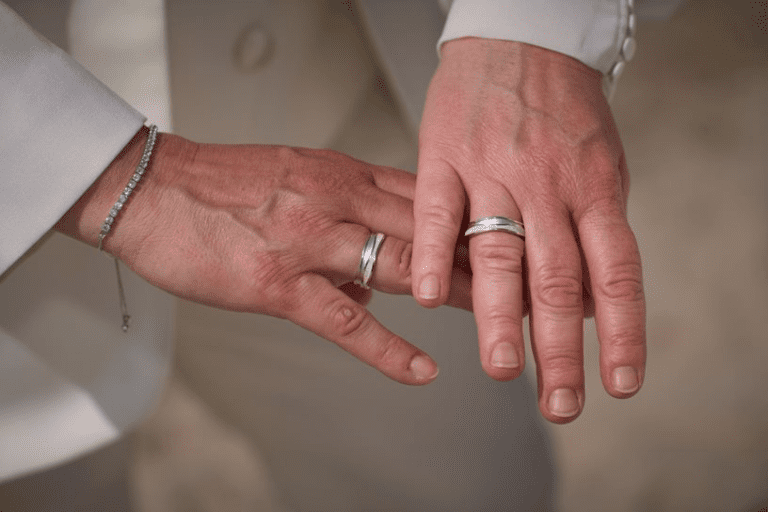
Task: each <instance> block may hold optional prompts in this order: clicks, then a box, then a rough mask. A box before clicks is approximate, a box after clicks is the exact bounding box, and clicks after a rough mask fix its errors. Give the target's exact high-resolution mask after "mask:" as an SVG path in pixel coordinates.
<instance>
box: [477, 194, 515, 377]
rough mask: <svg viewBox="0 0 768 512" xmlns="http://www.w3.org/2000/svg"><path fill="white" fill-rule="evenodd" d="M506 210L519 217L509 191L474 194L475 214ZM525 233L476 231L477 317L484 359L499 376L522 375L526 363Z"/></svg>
mask: <svg viewBox="0 0 768 512" xmlns="http://www.w3.org/2000/svg"><path fill="white" fill-rule="evenodd" d="M496 215H502V216H504V217H506V218H509V219H512V220H516V221H520V219H521V216H520V211H519V210H518V208H517V206H516V205H515V202H514V200H513V199H512V198H511V197H509V196H508V195H506V194H503V195H501V194H500V195H499V196H498V197H495V198H488V196H487V194H484V195H483V196H482V197H480V198H475V199H474V200H473V197H472V196H471V195H470V218H471V219H472V220H477V219H480V218H483V217H488V216H496ZM524 251H525V243H524V241H523V239H522V238H521V237H520V236H517V235H515V234H512V233H508V232H503V231H490V232H484V233H480V234H477V235H474V236H472V238H471V239H470V241H469V258H470V264H471V266H472V275H473V278H472V279H473V283H472V302H473V307H474V312H475V319H476V321H477V331H478V340H479V349H480V362H481V364H482V366H483V368H484V369H485V372H486V373H487V374H488V375H490V376H491V377H492V378H494V379H497V380H509V379H513V378H515V377H517V376H519V375H520V373H522V371H523V367H524V364H525V361H524V358H525V347H524V340H523V265H522V261H523V254H524Z"/></svg>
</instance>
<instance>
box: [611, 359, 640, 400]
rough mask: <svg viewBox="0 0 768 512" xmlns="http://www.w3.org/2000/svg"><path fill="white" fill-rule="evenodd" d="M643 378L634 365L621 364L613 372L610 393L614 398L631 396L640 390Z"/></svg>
mask: <svg viewBox="0 0 768 512" xmlns="http://www.w3.org/2000/svg"><path fill="white" fill-rule="evenodd" d="M641 386H642V379H641V377H640V372H639V371H638V370H637V369H636V368H634V367H632V366H620V367H618V368H614V370H613V371H612V372H611V378H610V385H609V386H606V391H607V392H608V394H610V395H611V396H613V397H614V398H630V397H632V396H634V395H636V394H637V392H638V391H640V387H641Z"/></svg>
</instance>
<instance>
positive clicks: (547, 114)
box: [413, 37, 645, 423]
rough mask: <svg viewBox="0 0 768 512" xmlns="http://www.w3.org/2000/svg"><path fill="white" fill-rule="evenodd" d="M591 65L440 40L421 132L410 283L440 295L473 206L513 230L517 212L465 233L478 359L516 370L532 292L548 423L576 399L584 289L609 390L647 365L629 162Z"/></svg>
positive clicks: (629, 387) (512, 45)
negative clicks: (631, 218) (629, 219)
mask: <svg viewBox="0 0 768 512" xmlns="http://www.w3.org/2000/svg"><path fill="white" fill-rule="evenodd" d="M601 78H602V77H601V75H600V73H598V72H596V71H594V70H592V69H590V68H588V67H586V66H585V65H583V64H581V63H580V62H578V61H576V60H574V59H572V58H570V57H567V56H565V55H562V54H559V53H557V52H553V51H550V50H546V49H543V48H539V47H535V46H529V45H525V44H522V43H516V42H513V41H501V40H489V39H486V40H484V39H477V38H471V37H467V38H462V39H456V40H452V41H448V42H446V43H445V44H443V45H442V47H441V62H440V66H439V68H438V70H437V71H436V73H435V75H434V77H433V79H432V82H431V84H430V88H429V92H428V93H427V101H426V105H425V108H424V114H423V117H422V122H421V128H420V132H419V164H418V180H417V185H416V196H415V198H414V217H415V229H416V231H415V237H414V250H413V259H414V262H413V272H414V276H413V293H414V296H415V297H417V300H418V301H419V303H421V304H422V305H425V306H430V307H433V306H437V305H440V304H443V303H444V302H445V300H446V297H447V296H448V293H449V290H450V287H451V284H450V269H451V255H452V252H451V251H450V250H449V248H450V247H452V245H453V244H454V243H456V241H457V238H458V237H459V235H460V234H461V233H460V231H459V228H460V226H461V224H462V221H463V220H464V219H465V218H466V217H467V216H468V218H469V220H480V219H482V218H483V217H489V216H495V217H496V218H497V220H498V216H502V217H505V218H506V219H509V220H513V221H519V222H524V223H525V228H524V231H522V230H521V231H522V232H518V231H517V227H520V228H522V226H517V225H516V223H515V222H510V223H504V222H502V223H501V225H505V226H506V227H504V228H502V229H501V230H500V229H499V224H496V225H491V224H488V223H486V224H483V223H482V222H481V223H480V224H479V225H476V226H475V233H478V232H479V233H478V234H475V235H474V236H472V237H471V239H470V241H469V256H470V258H469V259H470V263H471V266H472V276H473V277H472V279H473V284H472V295H473V310H474V313H475V318H476V320H477V326H478V337H479V344H480V347H479V349H480V361H481V364H482V365H483V368H484V369H485V371H486V372H487V373H488V374H489V375H490V376H491V377H493V378H495V379H498V380H508V379H512V378H515V377H517V376H519V375H520V373H521V372H522V371H523V367H524V354H525V351H524V348H525V347H524V338H523V332H522V326H523V314H524V312H525V310H526V306H527V303H526V301H527V302H528V305H529V306H530V334H531V345H532V349H533V354H534V358H535V360H536V375H537V380H538V394H539V408H540V410H541V412H542V414H543V415H544V416H545V417H546V418H547V419H549V420H550V421H553V422H556V423H565V422H568V421H571V420H573V419H574V418H576V417H577V416H578V415H579V413H580V412H581V411H582V409H583V406H584V364H583V350H582V336H583V328H584V327H583V326H584V316H585V314H588V313H590V312H591V310H592V306H591V301H594V311H595V320H596V324H597V333H598V337H599V340H600V370H601V375H602V380H603V386H604V387H605V389H606V390H607V391H608V393H610V394H611V395H612V396H614V397H618V398H626V397H629V396H632V395H633V394H634V393H636V392H637V391H638V389H639V388H640V386H641V385H642V382H643V377H644V372H645V301H644V296H643V286H642V275H641V270H640V268H641V267H640V256H639V251H638V248H637V243H636V241H635V238H634V235H633V233H632V231H631V229H630V227H629V224H628V222H627V217H626V205H627V197H628V192H629V175H628V173H627V169H626V161H625V157H624V153H623V149H622V147H621V142H620V140H619V137H618V133H617V130H616V127H615V125H614V122H613V118H612V116H611V112H610V108H609V106H608V104H607V101H606V99H605V96H604V94H603V92H602V80H601ZM465 202H468V205H466V206H468V208H465ZM469 234H472V232H470V233H469ZM520 235H524V237H525V239H524V240H523V238H522V237H521V236H520ZM526 281H527V282H526Z"/></svg>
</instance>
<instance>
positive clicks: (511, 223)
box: [464, 215, 525, 240]
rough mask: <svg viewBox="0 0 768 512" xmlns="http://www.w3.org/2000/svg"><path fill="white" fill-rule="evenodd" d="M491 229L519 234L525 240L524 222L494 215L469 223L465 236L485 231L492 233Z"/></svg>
mask: <svg viewBox="0 0 768 512" xmlns="http://www.w3.org/2000/svg"><path fill="white" fill-rule="evenodd" d="M491 231H506V232H507V233H512V234H513V235H517V236H519V237H520V238H522V239H523V240H525V228H524V227H523V223H522V222H518V221H516V220H513V219H508V218H507V217H501V216H498V215H497V216H494V217H483V218H481V219H477V220H476V221H474V222H472V223H471V224H470V225H469V228H467V230H466V231H465V232H464V236H469V237H472V236H475V235H481V234H483V233H490V232H491Z"/></svg>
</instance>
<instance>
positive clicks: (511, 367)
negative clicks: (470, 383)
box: [483, 343, 525, 382]
mask: <svg viewBox="0 0 768 512" xmlns="http://www.w3.org/2000/svg"><path fill="white" fill-rule="evenodd" d="M524 365H525V362H524V359H523V358H521V357H520V356H519V355H518V351H517V349H516V348H515V346H514V345H513V344H511V343H499V344H498V345H496V347H495V348H494V349H493V351H492V352H491V355H490V358H489V359H488V361H487V362H484V364H483V369H484V370H485V373H487V374H488V376H489V377H491V378H492V379H494V380H498V381H500V382H506V381H510V380H513V379H516V378H517V377H519V376H520V375H521V374H522V373H523V369H524Z"/></svg>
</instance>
